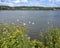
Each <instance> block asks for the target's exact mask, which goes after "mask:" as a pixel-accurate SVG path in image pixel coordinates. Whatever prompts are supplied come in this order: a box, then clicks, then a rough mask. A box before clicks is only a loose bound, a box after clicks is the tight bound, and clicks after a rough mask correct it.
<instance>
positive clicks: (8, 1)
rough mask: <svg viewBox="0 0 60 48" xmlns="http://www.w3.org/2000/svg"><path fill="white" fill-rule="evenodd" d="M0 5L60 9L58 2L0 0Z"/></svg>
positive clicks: (52, 0) (47, 0)
mask: <svg viewBox="0 0 60 48" xmlns="http://www.w3.org/2000/svg"><path fill="white" fill-rule="evenodd" d="M0 5H8V6H44V7H60V0H0Z"/></svg>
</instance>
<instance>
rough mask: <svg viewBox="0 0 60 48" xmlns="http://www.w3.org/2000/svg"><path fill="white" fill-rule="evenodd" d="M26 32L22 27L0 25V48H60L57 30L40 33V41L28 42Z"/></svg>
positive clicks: (59, 36)
mask: <svg viewBox="0 0 60 48" xmlns="http://www.w3.org/2000/svg"><path fill="white" fill-rule="evenodd" d="M26 32H27V29H26V28H25V27H24V26H19V25H1V24H0V48H60V32H59V30H58V29H57V28H53V29H50V30H49V31H48V32H45V33H40V40H30V37H28V35H27V34H26Z"/></svg>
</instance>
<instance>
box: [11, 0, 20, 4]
mask: <svg viewBox="0 0 60 48" xmlns="http://www.w3.org/2000/svg"><path fill="white" fill-rule="evenodd" d="M12 2H13V3H19V2H20V0H14V1H12Z"/></svg>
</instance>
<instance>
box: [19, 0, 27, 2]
mask: <svg viewBox="0 0 60 48" xmlns="http://www.w3.org/2000/svg"><path fill="white" fill-rule="evenodd" d="M20 2H28V0H20Z"/></svg>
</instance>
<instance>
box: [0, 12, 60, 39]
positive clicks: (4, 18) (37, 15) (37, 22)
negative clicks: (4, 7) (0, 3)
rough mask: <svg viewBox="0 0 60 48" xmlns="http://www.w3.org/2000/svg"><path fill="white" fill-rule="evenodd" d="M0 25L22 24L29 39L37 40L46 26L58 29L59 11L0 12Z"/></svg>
mask: <svg viewBox="0 0 60 48" xmlns="http://www.w3.org/2000/svg"><path fill="white" fill-rule="evenodd" d="M0 23H9V24H10V23H13V24H23V25H25V26H26V27H28V28H29V30H30V32H29V33H28V34H29V35H30V36H31V38H39V37H38V36H39V35H38V34H39V33H40V32H43V31H45V30H47V28H48V26H55V27H60V11H1V12H0Z"/></svg>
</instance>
